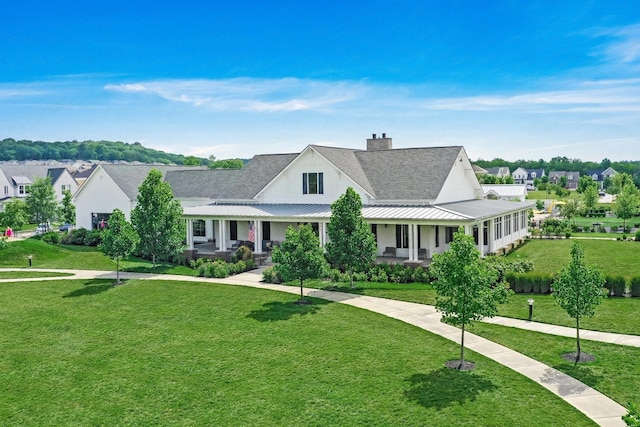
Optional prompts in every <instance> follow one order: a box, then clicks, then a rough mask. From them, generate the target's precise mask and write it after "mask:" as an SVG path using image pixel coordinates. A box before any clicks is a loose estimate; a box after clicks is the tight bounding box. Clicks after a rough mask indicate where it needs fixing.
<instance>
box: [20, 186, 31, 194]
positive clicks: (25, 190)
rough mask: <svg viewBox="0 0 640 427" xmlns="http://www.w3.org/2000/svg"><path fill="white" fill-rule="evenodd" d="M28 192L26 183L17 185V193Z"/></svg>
mask: <svg viewBox="0 0 640 427" xmlns="http://www.w3.org/2000/svg"><path fill="white" fill-rule="evenodd" d="M28 192H29V186H28V185H19V186H18V194H27V193H28Z"/></svg>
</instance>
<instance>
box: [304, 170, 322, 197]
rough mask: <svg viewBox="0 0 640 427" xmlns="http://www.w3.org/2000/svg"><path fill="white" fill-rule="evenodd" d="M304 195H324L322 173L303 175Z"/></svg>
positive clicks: (306, 173)
mask: <svg viewBox="0 0 640 427" xmlns="http://www.w3.org/2000/svg"><path fill="white" fill-rule="evenodd" d="M302 194H324V179H323V173H322V172H305V173H303V174H302Z"/></svg>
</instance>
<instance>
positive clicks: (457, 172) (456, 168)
mask: <svg viewBox="0 0 640 427" xmlns="http://www.w3.org/2000/svg"><path fill="white" fill-rule="evenodd" d="M481 197H484V192H483V191H482V188H481V187H480V183H479V182H478V178H477V177H476V174H475V173H474V172H473V167H472V166H471V162H469V158H468V157H467V155H466V153H465V152H464V150H461V151H460V154H459V155H458V157H457V159H456V161H455V163H454V164H453V166H452V167H451V171H450V172H449V176H448V177H447V179H446V181H445V183H444V185H443V186H442V190H441V191H440V194H438V198H437V199H436V201H435V203H436V204H438V203H451V202H460V201H463V200H473V199H477V198H481Z"/></svg>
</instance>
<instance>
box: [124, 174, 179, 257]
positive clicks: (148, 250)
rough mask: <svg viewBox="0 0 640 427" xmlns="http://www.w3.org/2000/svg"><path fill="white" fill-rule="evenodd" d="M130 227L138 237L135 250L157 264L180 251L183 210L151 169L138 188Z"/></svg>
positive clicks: (159, 177)
mask: <svg viewBox="0 0 640 427" xmlns="http://www.w3.org/2000/svg"><path fill="white" fill-rule="evenodd" d="M131 223H132V224H133V228H134V229H135V230H136V232H137V233H138V235H139V236H140V243H139V244H138V250H139V251H140V253H141V254H142V255H143V256H145V257H151V259H152V260H153V267H155V266H156V260H166V259H169V258H170V257H172V256H174V255H176V254H177V253H178V251H179V250H180V249H181V248H182V242H183V240H184V238H185V236H186V225H185V222H184V219H183V218H182V206H181V205H180V202H178V201H177V200H175V199H174V198H173V193H172V191H171V187H170V186H169V184H168V183H166V182H164V181H162V173H161V172H160V171H159V170H157V169H152V170H151V171H150V172H149V175H148V176H147V178H146V179H145V180H144V182H143V183H142V184H141V185H140V187H139V188H138V201H137V204H136V207H135V208H134V209H133V211H132V212H131Z"/></svg>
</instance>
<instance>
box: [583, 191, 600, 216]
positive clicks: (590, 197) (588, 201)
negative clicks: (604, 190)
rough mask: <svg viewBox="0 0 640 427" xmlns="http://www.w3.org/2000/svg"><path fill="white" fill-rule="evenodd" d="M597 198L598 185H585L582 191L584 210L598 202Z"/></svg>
mask: <svg viewBox="0 0 640 427" xmlns="http://www.w3.org/2000/svg"><path fill="white" fill-rule="evenodd" d="M598 198H599V196H598V187H597V186H596V185H590V186H588V187H586V188H585V189H584V191H583V192H582V204H583V205H584V208H585V210H586V211H590V210H591V209H593V208H595V207H596V203H598Z"/></svg>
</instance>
